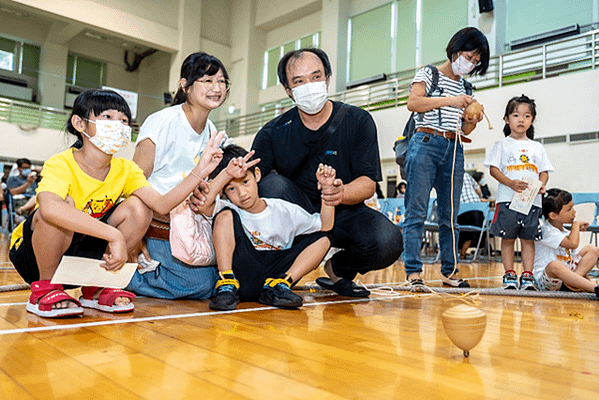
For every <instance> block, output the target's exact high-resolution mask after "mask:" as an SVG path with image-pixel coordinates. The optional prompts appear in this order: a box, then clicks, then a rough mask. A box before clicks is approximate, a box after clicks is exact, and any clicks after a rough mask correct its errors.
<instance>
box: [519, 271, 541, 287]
mask: <svg viewBox="0 0 599 400" xmlns="http://www.w3.org/2000/svg"><path fill="white" fill-rule="evenodd" d="M520 290H538V289H537V286H536V285H535V278H534V276H533V275H532V273H531V272H530V271H524V272H522V275H520Z"/></svg>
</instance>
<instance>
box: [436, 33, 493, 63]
mask: <svg viewBox="0 0 599 400" xmlns="http://www.w3.org/2000/svg"><path fill="white" fill-rule="evenodd" d="M445 51H446V52H447V58H448V59H449V61H453V59H452V56H453V55H454V54H458V53H459V52H460V51H473V52H474V53H476V54H479V55H480V64H479V65H477V66H475V67H474V69H473V70H472V72H470V75H484V74H486V73H487V68H489V57H490V55H489V42H488V41H487V37H486V36H485V34H484V33H482V32H481V31H479V30H478V29H476V28H472V27H469V28H463V29H460V30H459V31H457V32H456V33H455V35H453V37H452V38H451V39H450V40H449V43H448V44H447V47H446V48H445Z"/></svg>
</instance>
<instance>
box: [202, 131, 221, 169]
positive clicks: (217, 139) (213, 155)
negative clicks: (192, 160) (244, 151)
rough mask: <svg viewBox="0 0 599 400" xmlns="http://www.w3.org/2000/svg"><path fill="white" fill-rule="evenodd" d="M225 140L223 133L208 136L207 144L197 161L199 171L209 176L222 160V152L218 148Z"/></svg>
mask: <svg viewBox="0 0 599 400" xmlns="http://www.w3.org/2000/svg"><path fill="white" fill-rule="evenodd" d="M224 138H225V132H224V131H223V132H213V133H212V135H210V139H209V140H208V144H207V145H206V148H205V149H204V151H203V152H202V156H201V157H200V161H198V166H199V167H200V169H201V170H202V171H203V172H204V173H205V174H206V175H208V174H210V173H211V172H212V171H214V169H215V168H216V166H217V165H218V163H219V162H220V160H222V158H223V151H222V149H221V148H220V147H219V145H220V143H221V142H222V141H223V139H224Z"/></svg>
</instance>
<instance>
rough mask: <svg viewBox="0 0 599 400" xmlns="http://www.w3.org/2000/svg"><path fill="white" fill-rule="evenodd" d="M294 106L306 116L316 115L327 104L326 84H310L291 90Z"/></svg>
mask: <svg viewBox="0 0 599 400" xmlns="http://www.w3.org/2000/svg"><path fill="white" fill-rule="evenodd" d="M291 92H292V93H293V99H294V100H295V105H296V106H297V107H298V108H299V109H300V110H302V111H303V112H305V113H306V114H317V113H319V112H320V110H322V108H323V107H324V105H325V104H326V102H327V83H326V82H325V81H319V82H310V83H306V84H304V85H301V86H298V87H295V88H293V89H291Z"/></svg>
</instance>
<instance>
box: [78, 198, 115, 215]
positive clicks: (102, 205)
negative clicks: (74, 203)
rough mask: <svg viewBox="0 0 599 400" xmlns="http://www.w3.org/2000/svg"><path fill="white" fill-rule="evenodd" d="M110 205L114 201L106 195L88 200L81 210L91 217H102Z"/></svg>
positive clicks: (112, 204)
mask: <svg viewBox="0 0 599 400" xmlns="http://www.w3.org/2000/svg"><path fill="white" fill-rule="evenodd" d="M112 206H114V202H113V201H112V199H109V198H108V197H106V198H104V199H103V200H90V201H88V202H87V204H86V205H85V207H83V212H84V213H87V214H89V216H90V217H93V218H102V216H103V215H104V214H106V212H107V211H108V210H110V209H111V208H112Z"/></svg>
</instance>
